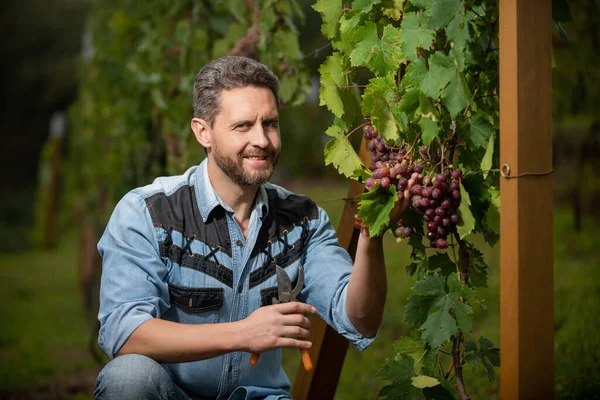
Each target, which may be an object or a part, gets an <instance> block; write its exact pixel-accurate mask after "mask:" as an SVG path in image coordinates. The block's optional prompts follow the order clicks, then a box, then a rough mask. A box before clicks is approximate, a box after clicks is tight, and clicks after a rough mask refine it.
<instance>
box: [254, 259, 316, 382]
mask: <svg viewBox="0 0 600 400" xmlns="http://www.w3.org/2000/svg"><path fill="white" fill-rule="evenodd" d="M275 273H276V275H277V298H275V297H273V299H272V302H273V304H279V303H288V302H290V301H298V300H297V299H298V295H299V294H300V291H301V290H302V287H303V286H304V267H302V264H299V265H298V282H296V287H294V288H293V289H292V281H291V279H290V277H289V276H288V274H287V273H286V272H285V271H284V269H283V268H281V267H280V266H279V265H276V266H275ZM300 354H301V355H302V364H303V365H304V369H305V370H306V371H310V370H311V369H312V367H313V364H312V360H311V359H310V354H309V352H308V350H307V349H300ZM258 357H260V354H259V353H253V354H252V357H250V364H251V365H252V366H254V365H256V363H257V362H258Z"/></svg>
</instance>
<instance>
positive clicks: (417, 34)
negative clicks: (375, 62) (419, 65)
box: [400, 12, 435, 61]
mask: <svg viewBox="0 0 600 400" xmlns="http://www.w3.org/2000/svg"><path fill="white" fill-rule="evenodd" d="M427 24H428V21H427V17H426V16H425V15H424V14H419V15H417V14H415V13H412V12H409V13H406V14H404V19H403V20H402V26H401V28H400V37H401V41H402V51H403V52H404V54H405V55H406V57H408V59H409V60H410V61H416V60H418V59H419V55H418V53H417V49H418V48H420V47H424V48H429V45H430V44H431V42H432V41H433V39H434V35H435V31H434V30H433V29H429V28H428V27H427Z"/></svg>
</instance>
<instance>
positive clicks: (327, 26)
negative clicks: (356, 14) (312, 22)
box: [312, 0, 342, 39]
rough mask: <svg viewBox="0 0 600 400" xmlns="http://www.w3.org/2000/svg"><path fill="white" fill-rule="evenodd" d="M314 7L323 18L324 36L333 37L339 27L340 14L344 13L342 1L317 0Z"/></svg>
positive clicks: (322, 29) (322, 30) (322, 28)
mask: <svg viewBox="0 0 600 400" xmlns="http://www.w3.org/2000/svg"><path fill="white" fill-rule="evenodd" d="M312 8H313V9H314V10H315V11H318V12H319V13H320V14H321V19H322V20H323V25H322V26H321V32H323V36H325V37H326V38H328V39H333V38H334V37H335V35H336V34H337V31H338V28H339V24H338V22H339V19H340V15H342V1H341V0H317V2H316V3H315V4H314V5H313V6H312Z"/></svg>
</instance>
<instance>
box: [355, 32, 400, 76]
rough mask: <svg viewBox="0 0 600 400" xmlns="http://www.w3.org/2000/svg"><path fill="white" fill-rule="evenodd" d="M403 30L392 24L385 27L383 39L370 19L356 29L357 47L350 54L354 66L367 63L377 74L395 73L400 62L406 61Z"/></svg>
mask: <svg viewBox="0 0 600 400" xmlns="http://www.w3.org/2000/svg"><path fill="white" fill-rule="evenodd" d="M400 36H401V32H400V30H398V29H397V28H394V27H393V26H391V25H386V26H385V27H384V28H383V35H382V36H381V39H380V38H379V35H378V34H377V25H375V24H374V23H373V22H371V21H368V22H367V23H366V24H365V25H364V26H362V27H359V28H357V29H356V33H355V34H354V39H355V40H357V39H358V40H357V43H356V48H355V50H354V51H353V52H352V54H351V56H350V60H351V62H352V65H353V66H361V65H365V64H367V65H368V66H369V69H370V70H371V71H373V73H375V75H377V76H386V75H389V74H395V73H396V71H397V70H398V68H399V67H400V63H401V62H404V61H406V58H405V56H404V54H403V53H402V49H401V42H400Z"/></svg>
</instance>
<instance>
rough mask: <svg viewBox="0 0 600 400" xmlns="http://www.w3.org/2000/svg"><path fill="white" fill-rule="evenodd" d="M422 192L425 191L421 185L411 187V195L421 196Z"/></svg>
mask: <svg viewBox="0 0 600 400" xmlns="http://www.w3.org/2000/svg"><path fill="white" fill-rule="evenodd" d="M422 191H423V188H422V187H421V186H419V185H412V186H411V187H410V193H411V194H421V192H422Z"/></svg>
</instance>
